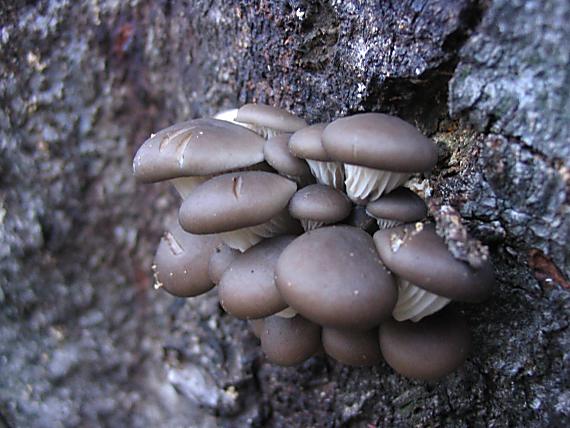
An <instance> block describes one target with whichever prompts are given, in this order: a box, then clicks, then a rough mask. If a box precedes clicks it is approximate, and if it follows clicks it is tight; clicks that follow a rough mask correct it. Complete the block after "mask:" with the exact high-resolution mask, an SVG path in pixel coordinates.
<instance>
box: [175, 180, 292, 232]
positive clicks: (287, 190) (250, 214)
mask: <svg viewBox="0 0 570 428" xmlns="http://www.w3.org/2000/svg"><path fill="white" fill-rule="evenodd" d="M295 190H297V185H296V184H295V183H294V182H293V181H291V180H288V179H286V178H284V177H281V176H280V175H277V174H272V173H269V172H262V171H245V172H237V173H230V174H224V175H219V176H217V177H214V178H212V179H210V180H208V181H206V182H205V183H202V184H201V185H199V186H198V187H196V188H195V189H194V190H193V192H192V193H191V194H190V195H189V196H188V197H187V198H186V199H185V200H184V202H183V203H182V206H181V207H180V212H179V219H180V224H181V225H182V228H183V229H184V230H187V231H189V232H192V233H198V234H206V233H219V232H227V231H231V230H236V229H241V228H244V227H249V226H255V225H258V224H261V223H264V222H266V221H268V220H270V219H271V218H272V217H274V216H275V215H277V214H278V213H279V212H281V211H282V210H283V209H284V208H285V207H287V204H288V203H289V199H291V196H293V194H294V193H295Z"/></svg>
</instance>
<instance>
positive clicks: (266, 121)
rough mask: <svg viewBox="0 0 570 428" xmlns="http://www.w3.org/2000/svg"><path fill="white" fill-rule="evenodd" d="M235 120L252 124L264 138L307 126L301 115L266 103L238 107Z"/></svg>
mask: <svg viewBox="0 0 570 428" xmlns="http://www.w3.org/2000/svg"><path fill="white" fill-rule="evenodd" d="M235 120H236V121H237V122H241V123H244V124H247V125H250V126H252V127H253V128H254V129H255V132H257V133H258V134H259V135H261V136H262V137H263V138H270V137H273V136H274V135H277V134H281V133H284V132H295V131H297V130H298V129H301V128H304V127H305V126H307V122H305V121H304V120H303V119H301V118H300V117H297V116H295V115H293V114H291V113H289V112H288V111H286V110H283V109H280V108H277V107H272V106H268V105H265V104H245V105H244V106H242V107H241V108H239V109H238V111H237V115H236V119H235Z"/></svg>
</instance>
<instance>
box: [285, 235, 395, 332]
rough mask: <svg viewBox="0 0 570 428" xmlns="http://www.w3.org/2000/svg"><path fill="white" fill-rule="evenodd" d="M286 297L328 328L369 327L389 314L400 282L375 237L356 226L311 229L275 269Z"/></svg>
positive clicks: (308, 315) (310, 317)
mask: <svg viewBox="0 0 570 428" xmlns="http://www.w3.org/2000/svg"><path fill="white" fill-rule="evenodd" d="M275 272H276V275H277V278H276V283H277V288H278V290H279V292H280V293H281V296H282V297H283V299H284V300H285V301H286V302H287V303H288V304H289V306H291V307H292V308H293V309H295V310H296V311H297V312H298V313H299V314H301V315H303V316H304V317H305V318H307V319H309V320H311V321H313V322H315V323H317V324H320V325H323V326H327V327H335V328H341V329H343V328H344V329H361V330H367V329H370V328H373V327H375V326H377V325H378V324H380V322H381V321H383V320H384V319H386V318H388V317H389V316H390V314H391V313H392V309H393V308H394V305H395V303H396V297H397V295H396V286H395V283H394V279H393V278H392V275H391V274H390V272H389V271H388V270H387V269H386V268H385V267H384V265H383V264H382V262H381V260H380V259H379V257H378V255H377V253H376V250H375V249H374V243H373V242H372V238H371V237H370V235H368V234H367V233H366V232H363V231H362V230H360V229H357V228H355V227H351V226H329V227H323V228H320V229H316V230H313V231H310V232H307V233H305V234H303V235H301V236H300V237H298V238H297V239H295V240H294V241H293V242H292V243H291V244H289V246H288V247H287V248H286V249H285V250H284V251H283V253H282V254H281V257H279V261H278V262H277V268H276V270H275Z"/></svg>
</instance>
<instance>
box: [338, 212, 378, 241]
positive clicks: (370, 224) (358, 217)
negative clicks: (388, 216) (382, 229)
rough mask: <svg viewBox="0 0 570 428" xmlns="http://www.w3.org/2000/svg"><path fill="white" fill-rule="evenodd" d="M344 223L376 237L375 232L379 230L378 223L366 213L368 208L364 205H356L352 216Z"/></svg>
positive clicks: (351, 213)
mask: <svg viewBox="0 0 570 428" xmlns="http://www.w3.org/2000/svg"><path fill="white" fill-rule="evenodd" d="M343 223H345V224H348V225H349V226H354V227H358V228H359V229H362V230H364V231H365V232H368V234H370V235H374V232H376V231H377V230H378V222H377V221H376V219H375V218H373V217H370V216H369V215H368V214H367V213H366V206H364V205H354V206H353V207H352V211H351V212H350V215H349V216H348V217H347V218H346V219H345V220H344V222H343Z"/></svg>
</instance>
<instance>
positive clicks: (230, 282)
mask: <svg viewBox="0 0 570 428" xmlns="http://www.w3.org/2000/svg"><path fill="white" fill-rule="evenodd" d="M294 238H295V237H294V236H278V237H274V238H271V239H267V240H265V241H262V242H260V243H259V244H257V245H255V246H253V247H251V248H249V249H248V250H247V251H245V252H244V253H242V254H239V255H238V256H237V257H236V258H235V260H234V261H233V262H232V263H231V265H230V266H229V268H228V269H227V270H226V271H225V272H224V274H223V275H222V278H221V280H220V284H219V287H218V295H219V298H220V304H221V305H222V307H223V308H224V310H225V311H226V312H228V313H230V314H231V315H233V316H235V317H237V318H241V319H250V318H265V317H267V316H269V315H273V314H275V313H277V312H279V311H282V310H283V309H285V308H287V303H285V301H284V300H283V298H282V297H281V295H280V294H279V291H277V287H276V286H275V265H276V264H277V260H278V258H279V256H280V255H281V252H282V251H283V250H284V249H285V247H287V245H289V244H290V243H291V241H293V239H294Z"/></svg>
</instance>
